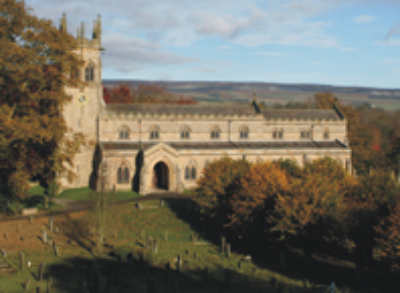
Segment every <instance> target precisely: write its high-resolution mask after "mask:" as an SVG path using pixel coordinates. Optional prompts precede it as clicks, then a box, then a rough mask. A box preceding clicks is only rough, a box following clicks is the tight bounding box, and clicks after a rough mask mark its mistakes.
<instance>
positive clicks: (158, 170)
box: [153, 162, 169, 190]
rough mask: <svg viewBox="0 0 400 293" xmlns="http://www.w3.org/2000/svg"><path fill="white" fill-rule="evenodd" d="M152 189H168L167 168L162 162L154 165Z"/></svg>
mask: <svg viewBox="0 0 400 293" xmlns="http://www.w3.org/2000/svg"><path fill="white" fill-rule="evenodd" d="M153 178H154V187H155V188H158V189H164V190H168V189H169V173H168V166H167V165H166V164H165V163H164V162H158V163H157V164H155V165H154V177H153Z"/></svg>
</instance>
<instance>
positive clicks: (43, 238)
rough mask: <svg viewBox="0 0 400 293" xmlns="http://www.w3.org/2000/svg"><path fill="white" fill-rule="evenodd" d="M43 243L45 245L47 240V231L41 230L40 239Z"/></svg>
mask: <svg viewBox="0 0 400 293" xmlns="http://www.w3.org/2000/svg"><path fill="white" fill-rule="evenodd" d="M42 241H43V243H45V244H47V242H48V238H47V231H46V230H43V237H42Z"/></svg>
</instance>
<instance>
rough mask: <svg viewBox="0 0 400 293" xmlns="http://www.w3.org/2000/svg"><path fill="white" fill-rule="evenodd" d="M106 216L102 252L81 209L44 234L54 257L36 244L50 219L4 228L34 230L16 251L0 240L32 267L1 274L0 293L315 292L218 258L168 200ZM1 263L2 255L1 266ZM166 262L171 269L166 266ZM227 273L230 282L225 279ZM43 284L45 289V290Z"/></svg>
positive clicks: (89, 216) (234, 259)
mask: <svg viewBox="0 0 400 293" xmlns="http://www.w3.org/2000/svg"><path fill="white" fill-rule="evenodd" d="M104 217H105V218H104V219H105V223H106V225H105V226H104V231H105V241H104V242H105V245H104V246H103V247H102V248H101V249H98V248H96V245H95V244H94V240H95V238H96V237H95V235H96V227H95V225H94V223H95V222H96V220H95V219H96V213H94V212H84V213H83V212H80V213H78V214H73V215H69V216H58V217H56V218H55V220H54V225H55V227H57V230H58V229H59V231H57V233H56V232H53V233H52V232H50V231H48V235H49V238H50V239H53V240H54V241H55V243H56V245H57V247H58V248H59V250H60V254H61V255H60V256H58V257H56V256H55V253H54V251H53V248H52V246H51V245H48V244H44V243H43V242H42V241H41V240H40V237H41V231H42V230H43V229H47V230H48V228H49V227H48V225H47V224H46V223H47V222H46V221H47V219H42V220H40V219H34V220H33V221H32V223H30V221H28V220H23V222H22V223H18V222H10V223H7V225H23V226H24V229H22V230H19V231H20V232H19V233H20V234H21V235H23V234H24V233H25V231H29V230H31V231H36V232H35V233H33V232H32V233H31V235H30V236H26V237H25V239H24V240H23V241H22V240H20V239H14V240H13V241H14V242H15V243H14V244H15V245H14V246H7V245H5V246H4V245H3V246H2V244H4V243H6V242H5V241H6V240H4V239H1V240H0V248H2V247H7V248H8V259H9V260H10V261H12V262H13V263H14V264H16V265H17V266H18V264H19V252H20V251H24V254H25V259H26V261H28V260H29V261H30V262H31V263H32V267H31V268H30V269H25V270H24V271H19V272H14V273H9V272H2V271H1V270H0V292H23V290H24V284H27V283H29V288H28V289H27V291H26V292H36V291H35V290H36V288H37V287H40V288H41V291H40V292H51V293H58V292H60V293H61V292H101V290H103V292H243V291H247V292H259V291H262V292H278V291H275V290H277V289H274V288H276V287H284V288H285V290H287V289H288V288H293V290H294V291H291V292H315V291H313V290H316V289H317V287H316V286H317V285H315V284H313V285H312V284H310V282H308V281H304V280H298V279H294V278H290V277H287V276H285V275H283V274H280V273H277V272H274V271H272V270H269V269H267V268H261V267H259V266H257V265H256V264H254V263H253V262H245V261H243V258H244V255H240V254H238V253H235V252H232V255H231V256H230V257H229V258H228V257H226V256H225V255H222V254H221V252H220V248H219V247H218V245H216V244H214V243H212V242H210V241H207V240H206V239H205V238H203V236H202V235H199V234H198V232H196V230H194V229H193V227H192V226H191V223H189V222H188V221H184V220H183V218H182V217H181V216H180V215H179V212H177V210H176V204H170V203H169V201H168V200H166V201H165V204H161V202H160V201H145V202H140V204H139V207H138V206H137V204H136V203H129V204H124V205H118V206H112V207H109V208H107V210H106V212H105V213H104ZM2 225H5V224H4V223H0V230H1V228H2V227H3V226H2ZM9 229H15V228H13V227H11V228H9ZM17 231H18V228H17ZM18 235H19V234H18ZM0 237H1V238H3V235H0ZM10 238H11V234H10ZM14 238H15V237H14ZM151 239H153V240H156V241H157V247H158V251H157V253H155V252H154V250H153V249H152V247H149V243H150V242H151ZM11 240H12V239H11ZM8 241H10V239H9V240H8ZM23 242H27V243H25V244H24V243H23ZM30 242H31V243H30ZM178 255H180V256H181V257H182V259H183V267H182V268H181V270H180V271H177V267H176V258H177V256H178ZM129 258H130V261H127V259H129ZM2 261H3V260H2V258H1V257H0V263H1V262H2ZM239 262H240V263H241V266H240V268H239V266H238V264H239ZM41 263H45V264H46V274H47V277H48V278H47V281H45V280H42V281H39V280H38V274H39V272H38V270H39V264H41ZM167 264H169V266H170V268H171V269H169V270H168V269H166V266H167ZM206 269H207V271H206ZM95 272H97V273H95ZM227 275H229V276H230V277H228V278H229V279H231V280H232V281H231V282H227V281H226V280H227ZM96 276H97V277H96ZM96 278H97V279H96ZM94 280H97V281H94ZM47 286H49V287H50V290H49V291H46V290H47V289H46V288H47ZM96 286H97V287H96ZM153 287H154V288H153ZM311 287H314V288H313V289H312V288H311ZM152 289H153V291H152ZM318 289H319V290H321V288H318ZM221 290H222V291H221ZM285 292H286V291H285ZM318 292H319V291H318ZM336 292H339V291H336Z"/></svg>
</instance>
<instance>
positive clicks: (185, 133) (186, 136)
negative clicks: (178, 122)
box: [181, 125, 191, 139]
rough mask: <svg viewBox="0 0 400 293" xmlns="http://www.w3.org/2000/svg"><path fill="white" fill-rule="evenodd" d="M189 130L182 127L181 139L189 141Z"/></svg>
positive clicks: (186, 127)
mask: <svg viewBox="0 0 400 293" xmlns="http://www.w3.org/2000/svg"><path fill="white" fill-rule="evenodd" d="M190 132H191V130H190V128H189V127H188V126H186V125H185V126H183V127H182V129H181V139H189V138H190Z"/></svg>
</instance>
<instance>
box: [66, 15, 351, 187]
mask: <svg viewBox="0 0 400 293" xmlns="http://www.w3.org/2000/svg"><path fill="white" fill-rule="evenodd" d="M78 41H79V42H80V47H79V48H78V49H77V50H76V53H77V54H80V56H81V57H82V59H83V60H84V69H83V72H81V73H80V75H81V76H82V79H83V80H84V81H85V86H83V87H81V88H69V89H67V91H68V93H69V94H70V95H71V96H72V101H71V103H70V104H69V105H67V107H65V111H64V117H65V120H66V122H67V125H68V126H69V128H70V130H71V131H80V132H83V133H84V134H85V136H86V137H87V139H88V140H89V141H90V142H91V144H90V145H89V146H88V147H85V148H82V149H81V151H80V153H79V154H77V155H76V156H75V159H74V165H75V172H76V174H77V177H76V179H75V180H74V181H72V182H68V181H67V180H66V179H62V184H63V188H71V187H83V186H88V182H89V177H90V174H91V173H92V172H93V170H92V160H93V153H94V146H95V145H98V146H99V147H100V149H101V152H102V162H101V166H102V175H103V177H104V180H105V186H106V188H108V189H116V190H131V189H132V188H134V187H135V185H136V187H137V188H139V191H140V193H142V194H147V193H150V192H154V191H160V190H166V191H174V192H176V191H178V192H181V191H183V190H184V189H186V188H193V187H195V186H196V180H197V179H198V178H199V177H200V176H201V172H202V170H203V169H204V167H205V166H206V165H207V163H209V162H211V161H213V160H217V159H219V158H222V157H224V156H227V157H231V158H233V159H246V160H249V161H251V162H256V161H265V160H268V161H271V160H278V159H292V160H295V161H296V162H298V163H299V164H300V165H303V164H304V163H305V162H306V161H309V160H314V159H317V158H321V157H326V156H328V157H331V158H334V159H336V160H338V161H339V162H341V164H342V165H343V167H344V168H346V169H347V170H348V172H351V169H352V167H351V150H350V148H349V146H348V144H347V143H348V139H347V121H346V119H345V118H344V116H343V115H342V114H341V113H340V112H339V110H338V109H332V110H318V109H307V110H299V109H296V110H281V109H268V110H262V109H260V107H259V106H258V105H257V104H256V103H255V102H253V103H252V104H249V105H243V104H238V105H235V106H212V107H210V106H203V105H191V106H188V105H184V106H182V105H180V106H177V105H150V104H148V105H146V104H135V105H116V104H110V105H106V104H105V103H104V101H103V94H102V85H101V54H100V53H101V23H100V19H98V20H97V21H96V22H95V25H94V29H93V39H91V40H87V39H85V38H84V36H83V28H81V29H80V32H78ZM90 70H92V72H91V71H90ZM88 74H89V75H88ZM91 74H92V75H91ZM139 161H140V162H141V164H138V162H139ZM135 182H136V184H135Z"/></svg>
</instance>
